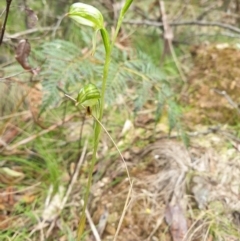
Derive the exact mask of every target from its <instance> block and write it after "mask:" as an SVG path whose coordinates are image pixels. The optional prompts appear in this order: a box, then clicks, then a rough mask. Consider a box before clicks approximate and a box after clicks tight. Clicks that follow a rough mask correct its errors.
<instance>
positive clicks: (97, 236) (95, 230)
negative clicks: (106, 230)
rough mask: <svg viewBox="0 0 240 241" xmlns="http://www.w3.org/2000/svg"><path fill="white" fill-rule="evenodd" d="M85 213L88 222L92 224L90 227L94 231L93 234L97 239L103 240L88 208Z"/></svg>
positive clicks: (98, 240) (97, 240)
mask: <svg viewBox="0 0 240 241" xmlns="http://www.w3.org/2000/svg"><path fill="white" fill-rule="evenodd" d="M85 213H86V217H87V220H88V223H89V225H90V228H91V230H92V232H93V236H94V237H95V239H96V241H101V238H100V235H99V233H98V231H97V228H96V226H95V225H94V223H93V221H92V218H91V215H90V213H89V211H88V209H87V208H86V211H85Z"/></svg>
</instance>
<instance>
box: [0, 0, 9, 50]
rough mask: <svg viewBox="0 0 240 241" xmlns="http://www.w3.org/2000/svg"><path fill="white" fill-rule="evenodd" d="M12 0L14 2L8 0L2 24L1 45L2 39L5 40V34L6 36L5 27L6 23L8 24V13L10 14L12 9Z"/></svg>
mask: <svg viewBox="0 0 240 241" xmlns="http://www.w3.org/2000/svg"><path fill="white" fill-rule="evenodd" d="M11 2H12V0H6V15H5V19H4V22H3V25H2V31H1V36H0V46H1V44H2V41H3V36H4V32H5V28H6V25H7V19H8V14H9V11H10V5H11Z"/></svg>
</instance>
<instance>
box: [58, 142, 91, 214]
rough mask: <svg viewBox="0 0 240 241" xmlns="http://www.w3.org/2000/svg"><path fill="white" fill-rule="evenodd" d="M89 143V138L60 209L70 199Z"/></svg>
mask: <svg viewBox="0 0 240 241" xmlns="http://www.w3.org/2000/svg"><path fill="white" fill-rule="evenodd" d="M87 145H88V139H87V140H86V141H85V143H84V147H83V150H82V154H81V156H80V158H79V161H78V163H77V166H76V168H75V170H74V173H73V175H72V178H71V181H70V183H69V185H68V189H67V192H66V194H65V196H64V198H63V200H62V203H61V206H60V209H61V210H62V209H63V208H64V207H65V205H66V203H67V200H68V197H69V195H70V193H71V192H72V189H73V185H74V183H75V182H76V180H77V178H78V173H79V171H80V168H81V166H82V163H83V161H84V158H85V155H86V151H87Z"/></svg>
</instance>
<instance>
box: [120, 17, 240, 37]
mask: <svg viewBox="0 0 240 241" xmlns="http://www.w3.org/2000/svg"><path fill="white" fill-rule="evenodd" d="M124 23H125V24H133V25H147V26H152V27H163V23H162V22H156V21H149V20H136V21H135V20H127V21H124ZM168 24H169V25H171V26H176V27H177V26H184V25H198V26H206V27H219V28H223V29H227V30H230V31H232V32H235V33H238V34H240V29H239V28H237V27H234V26H232V25H229V24H226V23H220V22H208V21H195V20H193V21H182V22H169V23H168Z"/></svg>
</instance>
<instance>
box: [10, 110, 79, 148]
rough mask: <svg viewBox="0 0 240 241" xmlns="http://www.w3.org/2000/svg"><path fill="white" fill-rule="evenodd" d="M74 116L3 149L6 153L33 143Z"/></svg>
mask: <svg viewBox="0 0 240 241" xmlns="http://www.w3.org/2000/svg"><path fill="white" fill-rule="evenodd" d="M74 116H75V114H74V115H70V116H68V117H66V118H65V120H64V121H59V122H58V123H57V124H54V125H52V126H50V127H48V128H47V129H46V130H43V131H40V132H39V133H37V134H35V135H32V136H29V137H28V138H26V139H24V140H21V141H19V142H18V143H16V144H14V145H12V146H8V147H6V148H5V149H6V150H7V151H11V150H14V149H16V148H17V147H19V146H22V145H25V144H27V143H28V142H30V141H33V140H34V139H36V138H37V137H39V136H42V135H45V134H46V133H48V132H50V131H53V130H54V129H56V128H57V127H59V126H61V125H62V124H63V123H66V122H67V121H70V120H71V119H72V118H73V117H74Z"/></svg>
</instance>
